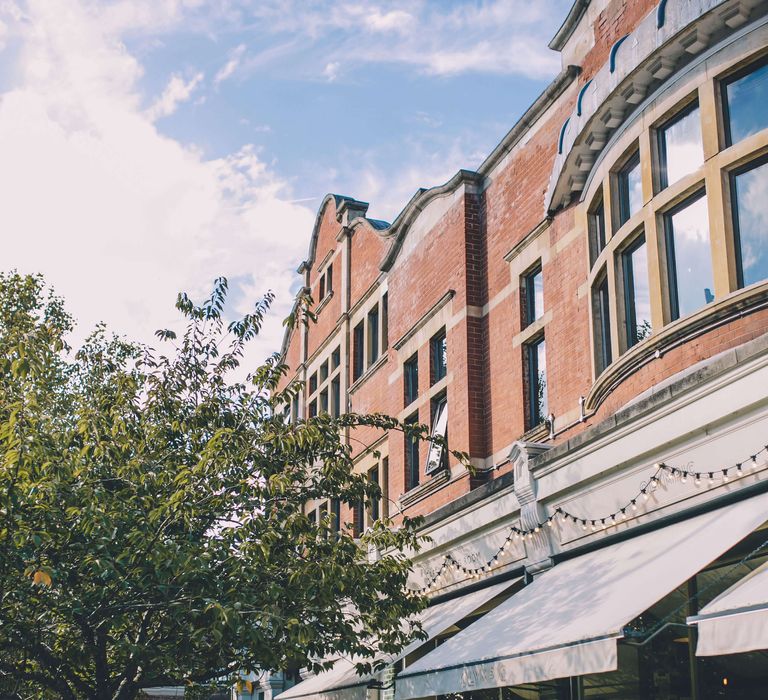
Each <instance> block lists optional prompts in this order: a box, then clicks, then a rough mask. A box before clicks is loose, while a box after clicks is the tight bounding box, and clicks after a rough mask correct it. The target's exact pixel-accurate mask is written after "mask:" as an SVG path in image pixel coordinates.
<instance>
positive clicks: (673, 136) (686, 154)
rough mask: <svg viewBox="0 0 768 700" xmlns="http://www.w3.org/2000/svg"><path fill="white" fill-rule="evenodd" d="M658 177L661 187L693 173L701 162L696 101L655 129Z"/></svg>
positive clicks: (702, 160) (699, 125)
mask: <svg viewBox="0 0 768 700" xmlns="http://www.w3.org/2000/svg"><path fill="white" fill-rule="evenodd" d="M658 138H659V160H660V163H659V180H660V184H661V187H662V189H663V188H665V187H668V186H669V185H672V184H674V183H675V182H677V181H678V180H679V179H681V178H682V177H685V176H686V175H688V174H689V173H692V172H693V171H694V170H696V169H697V168H698V167H700V166H701V164H702V163H703V162H704V151H703V150H702V146H701V119H700V114H699V105H698V103H694V104H693V105H691V106H690V107H688V108H687V109H685V110H683V112H682V113H680V114H678V115H676V116H675V117H674V119H672V120H671V121H669V122H668V123H667V124H665V125H664V126H663V127H662V128H661V129H659V131H658Z"/></svg>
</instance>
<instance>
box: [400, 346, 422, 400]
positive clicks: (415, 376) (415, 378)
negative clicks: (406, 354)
mask: <svg viewBox="0 0 768 700" xmlns="http://www.w3.org/2000/svg"><path fill="white" fill-rule="evenodd" d="M403 381H404V385H405V386H404V397H405V399H404V400H405V405H406V406H407V405H408V404H410V403H412V402H414V401H415V400H416V397H417V396H418V395H419V361H418V357H417V356H416V355H414V356H413V357H411V358H410V359H409V360H408V361H407V362H406V363H405V364H404V365H403Z"/></svg>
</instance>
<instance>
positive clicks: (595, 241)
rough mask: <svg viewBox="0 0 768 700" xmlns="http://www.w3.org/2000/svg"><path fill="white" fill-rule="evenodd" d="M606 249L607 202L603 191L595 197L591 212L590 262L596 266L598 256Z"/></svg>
mask: <svg viewBox="0 0 768 700" xmlns="http://www.w3.org/2000/svg"><path fill="white" fill-rule="evenodd" d="M603 248H605V202H604V201H603V193H602V190H601V191H600V192H599V193H598V194H597V196H596V197H595V201H594V202H593V203H592V208H591V209H590V210H589V260H590V265H594V264H595V260H597V256H598V255H600V253H601V252H602V250H603Z"/></svg>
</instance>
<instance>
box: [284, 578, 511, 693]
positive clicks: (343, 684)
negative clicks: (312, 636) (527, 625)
mask: <svg viewBox="0 0 768 700" xmlns="http://www.w3.org/2000/svg"><path fill="white" fill-rule="evenodd" d="M518 581H520V579H519V578H516V579H513V580H510V581H505V582H503V583H498V584H495V585H493V586H488V587H486V588H482V589H480V590H478V591H474V592H472V593H467V594H465V595H463V596H461V597H459V598H455V599H453V600H448V601H445V602H443V603H439V604H437V605H433V606H431V607H429V608H427V609H426V610H423V611H422V612H421V613H419V619H420V621H421V625H422V628H423V630H424V632H425V633H426V634H427V636H428V639H426V640H423V639H418V640H415V641H413V642H411V644H409V645H408V646H407V647H406V648H405V649H403V650H402V651H401V652H400V653H399V654H398V655H397V656H396V657H388V658H387V662H388V663H394V662H395V661H397V660H398V659H401V658H403V657H405V656H408V655H409V654H411V653H413V652H414V651H416V650H417V649H418V648H419V647H421V646H423V645H424V644H427V643H428V642H429V640H431V639H434V638H435V637H437V636H439V635H441V634H443V633H444V632H446V631H447V630H449V629H450V628H451V627H453V625H455V624H456V623H457V622H459V621H461V620H463V619H464V618H466V617H468V616H469V615H471V614H472V613H474V612H476V611H477V610H479V609H480V608H482V607H483V606H484V605H485V604H486V603H488V602H490V601H491V600H493V598H495V597H496V596H498V595H500V594H501V593H503V592H504V591H505V590H507V589H508V588H511V587H512V586H513V585H514V584H515V583H517V582H518ZM373 678H374V677H373V676H372V675H366V676H360V675H358V674H357V671H356V670H355V664H354V662H353V661H350V660H348V659H339V660H338V661H336V663H335V664H334V666H333V668H331V669H329V670H328V671H324V672H322V673H319V674H317V675H316V676H312V677H311V678H307V680H305V681H302V682H301V683H298V684H297V685H295V686H294V687H293V688H289V689H288V690H286V691H284V692H282V693H280V695H278V696H277V698H276V700H364V699H365V697H366V686H367V684H368V682H369V681H371V680H373Z"/></svg>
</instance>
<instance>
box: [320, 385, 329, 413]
mask: <svg viewBox="0 0 768 700" xmlns="http://www.w3.org/2000/svg"><path fill="white" fill-rule="evenodd" d="M320 412H321V413H328V389H323V390H322V391H321V392H320Z"/></svg>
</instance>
